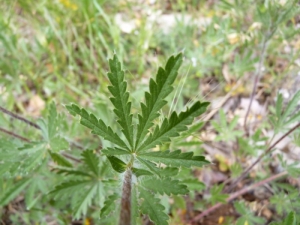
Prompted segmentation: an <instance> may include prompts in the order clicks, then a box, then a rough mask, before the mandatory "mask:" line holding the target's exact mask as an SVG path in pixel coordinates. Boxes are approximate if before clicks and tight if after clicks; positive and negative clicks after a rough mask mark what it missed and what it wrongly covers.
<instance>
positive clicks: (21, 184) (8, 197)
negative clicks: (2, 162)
mask: <svg viewBox="0 0 300 225" xmlns="http://www.w3.org/2000/svg"><path fill="white" fill-rule="evenodd" d="M30 182H31V179H22V180H19V181H17V182H16V183H15V184H14V186H13V188H11V189H9V190H8V191H7V192H6V193H4V194H3V198H2V199H0V205H1V206H4V205H7V204H8V203H9V202H10V201H12V200H13V199H14V198H15V197H17V196H18V195H19V194H20V192H21V191H23V190H24V189H25V188H26V186H27V185H28V184H30Z"/></svg>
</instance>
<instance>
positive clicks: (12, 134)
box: [0, 127, 81, 163]
mask: <svg viewBox="0 0 300 225" xmlns="http://www.w3.org/2000/svg"><path fill="white" fill-rule="evenodd" d="M0 131H2V132H3V133H6V134H8V135H10V136H12V137H14V138H17V139H20V140H21V141H25V142H28V143H30V142H31V141H30V140H29V139H27V138H25V137H22V136H20V135H18V134H15V133H14V132H11V131H9V130H6V129H4V128H2V127H0ZM62 155H63V156H65V157H66V158H68V159H71V160H73V161H75V162H78V163H79V162H81V160H80V159H77V158H76V157H74V156H72V155H69V154H67V153H62Z"/></svg>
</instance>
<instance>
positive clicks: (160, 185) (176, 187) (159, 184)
mask: <svg viewBox="0 0 300 225" xmlns="http://www.w3.org/2000/svg"><path fill="white" fill-rule="evenodd" d="M141 185H142V186H143V187H145V188H147V189H149V190H151V191H153V192H155V193H159V194H164V193H165V194H167V195H169V196H170V195H171V194H174V195H178V194H180V195H184V194H186V193H188V192H189V190H188V189H187V187H186V186H185V185H182V184H180V181H178V180H171V179H170V178H161V179H159V178H156V177H151V178H146V179H144V180H142V183H141Z"/></svg>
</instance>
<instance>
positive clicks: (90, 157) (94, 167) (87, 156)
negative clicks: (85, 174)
mask: <svg viewBox="0 0 300 225" xmlns="http://www.w3.org/2000/svg"><path fill="white" fill-rule="evenodd" d="M81 156H82V158H83V161H84V162H85V164H86V165H87V166H88V168H89V169H90V170H91V171H92V172H93V173H94V174H95V175H96V176H98V175H99V171H100V170H99V158H98V156H97V155H96V154H94V152H93V150H85V151H84V152H82V153H81Z"/></svg>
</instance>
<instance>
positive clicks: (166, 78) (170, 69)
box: [135, 53, 182, 147]
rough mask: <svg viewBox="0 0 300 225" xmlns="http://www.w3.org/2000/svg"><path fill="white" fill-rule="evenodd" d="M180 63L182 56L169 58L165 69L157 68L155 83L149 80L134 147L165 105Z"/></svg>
mask: <svg viewBox="0 0 300 225" xmlns="http://www.w3.org/2000/svg"><path fill="white" fill-rule="evenodd" d="M181 63H182V54H181V53H180V54H178V55H177V56H176V57H174V56H172V57H170V58H169V60H168V62H167V65H166V67H165V69H163V68H161V67H160V68H159V69H158V72H157V75H156V81H154V80H153V79H150V84H149V92H145V104H144V103H141V110H142V114H141V115H139V116H138V119H139V124H138V126H137V139H136V145H135V146H136V147H138V146H139V143H140V142H141V141H142V140H143V139H144V137H145V136H146V134H147V133H148V129H149V128H150V127H151V126H152V125H153V120H154V119H155V118H158V116H159V113H158V112H159V110H160V109H161V108H162V107H163V106H164V105H165V104H166V103H167V101H165V100H164V99H165V98H166V97H167V96H168V95H169V94H170V93H171V92H172V90H173V87H172V84H173V83H174V80H175V79H176V77H177V74H178V69H179V67H180V65H181Z"/></svg>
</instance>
